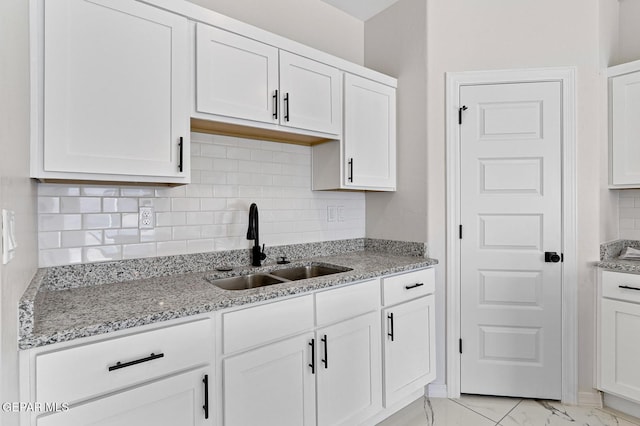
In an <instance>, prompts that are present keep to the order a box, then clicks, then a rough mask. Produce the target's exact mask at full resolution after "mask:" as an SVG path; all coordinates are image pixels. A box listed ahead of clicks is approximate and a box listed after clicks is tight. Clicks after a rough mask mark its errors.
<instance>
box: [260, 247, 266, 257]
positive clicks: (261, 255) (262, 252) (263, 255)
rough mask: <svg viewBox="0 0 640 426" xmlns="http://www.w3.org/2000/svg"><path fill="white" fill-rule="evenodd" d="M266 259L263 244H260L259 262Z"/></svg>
mask: <svg viewBox="0 0 640 426" xmlns="http://www.w3.org/2000/svg"><path fill="white" fill-rule="evenodd" d="M266 258H267V255H266V253H265V252H264V244H262V251H261V252H260V260H265V259H266Z"/></svg>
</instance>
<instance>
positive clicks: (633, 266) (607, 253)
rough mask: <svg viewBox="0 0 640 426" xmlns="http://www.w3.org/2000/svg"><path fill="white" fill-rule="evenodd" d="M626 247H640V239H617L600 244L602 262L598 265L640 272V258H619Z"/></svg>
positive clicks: (619, 270)
mask: <svg viewBox="0 0 640 426" xmlns="http://www.w3.org/2000/svg"><path fill="white" fill-rule="evenodd" d="M625 247H633V248H640V241H636V240H616V241H612V242H609V243H604V244H601V245H600V262H598V263H597V264H596V266H597V267H599V268H602V269H605V270H607V271H613V272H625V273H630V274H640V260H624V259H620V258H618V256H619V255H620V253H621V252H622V250H623V249H624V248H625Z"/></svg>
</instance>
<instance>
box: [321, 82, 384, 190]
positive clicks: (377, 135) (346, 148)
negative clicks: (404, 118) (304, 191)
mask: <svg viewBox="0 0 640 426" xmlns="http://www.w3.org/2000/svg"><path fill="white" fill-rule="evenodd" d="M343 102H344V116H343V121H344V130H343V135H342V141H330V142H326V143H321V144H317V145H314V146H313V160H312V164H313V189H315V190H334V189H363V190H373V191H395V190H396V89H395V88H394V87H391V86H388V85H385V84H381V83H378V82H376V81H373V80H369V79H366V78H362V77H360V76H356V75H353V74H348V73H345V74H344V98H343Z"/></svg>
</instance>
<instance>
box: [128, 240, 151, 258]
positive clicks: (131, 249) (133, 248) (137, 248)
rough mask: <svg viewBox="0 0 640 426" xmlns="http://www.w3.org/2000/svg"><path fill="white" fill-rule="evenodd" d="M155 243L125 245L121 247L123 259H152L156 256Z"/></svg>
mask: <svg viewBox="0 0 640 426" xmlns="http://www.w3.org/2000/svg"><path fill="white" fill-rule="evenodd" d="M156 255H157V254H156V245H155V243H144V244H126V245H123V246H122V258H123V259H135V258H138V257H154V256H156Z"/></svg>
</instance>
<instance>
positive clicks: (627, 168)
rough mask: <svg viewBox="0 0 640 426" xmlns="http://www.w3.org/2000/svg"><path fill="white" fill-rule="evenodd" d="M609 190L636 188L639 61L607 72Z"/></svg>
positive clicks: (639, 156)
mask: <svg viewBox="0 0 640 426" xmlns="http://www.w3.org/2000/svg"><path fill="white" fill-rule="evenodd" d="M608 75H609V187H610V188H640V120H638V117H639V116H640V61H635V62H630V63H627V64H622V65H617V66H615V67H611V68H609V72H608Z"/></svg>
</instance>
